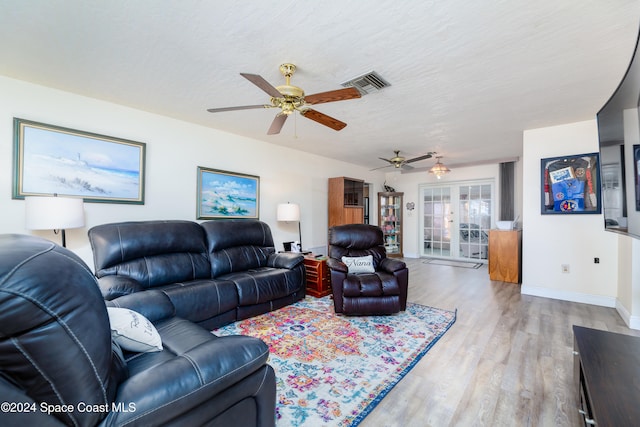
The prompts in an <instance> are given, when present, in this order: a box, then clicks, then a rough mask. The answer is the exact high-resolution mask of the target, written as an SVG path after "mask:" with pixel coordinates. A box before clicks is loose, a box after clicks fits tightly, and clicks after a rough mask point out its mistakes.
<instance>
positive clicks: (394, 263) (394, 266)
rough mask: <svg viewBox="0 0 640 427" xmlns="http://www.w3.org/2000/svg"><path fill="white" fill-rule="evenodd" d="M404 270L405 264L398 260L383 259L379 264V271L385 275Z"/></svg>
mask: <svg viewBox="0 0 640 427" xmlns="http://www.w3.org/2000/svg"><path fill="white" fill-rule="evenodd" d="M404 268H407V264H405V263H404V261H400V260H399V259H393V258H383V259H382V261H381V262H380V269H381V270H384V271H386V272H387V273H395V272H396V271H400V270H402V269H404Z"/></svg>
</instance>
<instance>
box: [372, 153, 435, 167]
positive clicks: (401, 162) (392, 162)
mask: <svg viewBox="0 0 640 427" xmlns="http://www.w3.org/2000/svg"><path fill="white" fill-rule="evenodd" d="M393 152H394V153H395V154H396V155H395V156H393V157H392V158H390V159H385V158H383V157H378V158H379V159H380V160H384V161H385V162H388V163H389V164H388V165H385V166H380V167H379V168H375V169H371V170H372V171H374V170H377V169H382V168H389V167H391V166H393V167H395V168H402V169H405V170H408V169H413V166H410V165H408V164H407V163H413V162H418V161H420V160H426V159H430V158H431V157H433V155H434V154H436V153H435V152H434V151H430V152H428V153H427V154H425V155H423V156H418V157H414V158H413V159H406V158H405V157H402V156H401V155H400V150H394V151H393Z"/></svg>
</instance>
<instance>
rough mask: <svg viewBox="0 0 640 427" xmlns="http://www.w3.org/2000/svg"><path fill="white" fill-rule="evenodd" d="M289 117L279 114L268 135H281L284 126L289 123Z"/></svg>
mask: <svg viewBox="0 0 640 427" xmlns="http://www.w3.org/2000/svg"><path fill="white" fill-rule="evenodd" d="M287 117H289V116H287V115H286V114H278V115H277V116H276V117H275V119H273V121H272V122H271V127H270V128H269V130H268V131H267V135H276V134H279V133H280V130H282V126H284V122H286V121H287Z"/></svg>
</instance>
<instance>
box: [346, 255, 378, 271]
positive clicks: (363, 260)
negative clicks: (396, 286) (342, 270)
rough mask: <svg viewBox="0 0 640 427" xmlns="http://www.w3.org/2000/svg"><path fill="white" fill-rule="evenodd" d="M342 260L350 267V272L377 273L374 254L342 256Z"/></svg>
mask: <svg viewBox="0 0 640 427" xmlns="http://www.w3.org/2000/svg"><path fill="white" fill-rule="evenodd" d="M342 262H343V263H345V265H346V266H347V268H348V269H349V274H354V273H375V271H376V270H375V269H374V268H373V255H367V256H359V257H346V256H343V257H342Z"/></svg>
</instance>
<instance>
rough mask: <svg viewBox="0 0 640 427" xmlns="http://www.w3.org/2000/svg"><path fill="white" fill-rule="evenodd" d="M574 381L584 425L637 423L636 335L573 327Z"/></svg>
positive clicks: (639, 342)
mask: <svg viewBox="0 0 640 427" xmlns="http://www.w3.org/2000/svg"><path fill="white" fill-rule="evenodd" d="M573 337H574V352H573V355H574V359H573V363H574V365H573V366H574V382H575V384H576V391H577V393H578V394H577V396H576V398H577V400H578V408H576V410H577V411H578V412H580V415H581V416H582V417H583V420H584V424H585V425H597V426H636V425H638V423H639V422H640V406H639V405H638V396H640V370H639V369H638V366H640V338H638V337H633V336H629V335H623V334H616V333H613V332H608V331H599V330H597V329H590V328H584V327H581V326H575V325H574V326H573Z"/></svg>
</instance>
